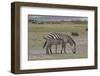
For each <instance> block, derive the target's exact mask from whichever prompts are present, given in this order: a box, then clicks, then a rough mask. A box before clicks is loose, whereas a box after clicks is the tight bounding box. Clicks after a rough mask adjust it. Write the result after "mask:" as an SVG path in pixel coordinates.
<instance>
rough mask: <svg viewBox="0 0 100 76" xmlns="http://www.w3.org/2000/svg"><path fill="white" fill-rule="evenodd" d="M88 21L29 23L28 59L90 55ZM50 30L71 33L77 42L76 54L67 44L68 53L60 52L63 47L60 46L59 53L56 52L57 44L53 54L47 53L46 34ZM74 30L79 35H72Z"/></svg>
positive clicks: (68, 57)
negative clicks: (45, 47)
mask: <svg viewBox="0 0 100 76" xmlns="http://www.w3.org/2000/svg"><path fill="white" fill-rule="evenodd" d="M86 28H87V23H73V22H65V23H60V24H34V23H31V22H29V23H28V60H50V59H76V58H87V57H88V50H87V49H88V45H87V44H88V43H87V42H88V40H87V39H88V38H87V31H86ZM49 32H62V33H65V34H68V35H70V36H71V37H72V38H73V39H74V41H75V42H76V45H77V46H76V54H73V53H72V50H71V47H70V46H69V45H67V47H66V52H67V53H66V54H64V53H63V54H60V50H61V47H60V45H59V46H58V50H57V52H58V53H57V54H55V46H53V50H52V52H53V54H50V55H47V54H46V49H43V45H44V42H45V40H44V39H43V36H46V35H47V34H48V33H49ZM72 32H77V33H79V36H72V35H71V33H72Z"/></svg>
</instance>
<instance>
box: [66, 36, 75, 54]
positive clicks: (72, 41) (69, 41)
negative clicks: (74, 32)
mask: <svg viewBox="0 0 100 76" xmlns="http://www.w3.org/2000/svg"><path fill="white" fill-rule="evenodd" d="M68 43H69V44H70V46H72V52H73V54H75V53H76V42H75V41H74V40H73V39H72V38H71V37H69V39H68Z"/></svg>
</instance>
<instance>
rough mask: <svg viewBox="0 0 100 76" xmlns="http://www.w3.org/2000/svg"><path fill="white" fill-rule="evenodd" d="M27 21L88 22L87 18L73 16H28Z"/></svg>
mask: <svg viewBox="0 0 100 76" xmlns="http://www.w3.org/2000/svg"><path fill="white" fill-rule="evenodd" d="M28 19H29V20H38V21H73V20H81V21H83V20H88V17H75V16H49V15H48V16H46V15H28Z"/></svg>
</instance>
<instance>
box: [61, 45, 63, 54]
mask: <svg viewBox="0 0 100 76" xmlns="http://www.w3.org/2000/svg"><path fill="white" fill-rule="evenodd" d="M63 49H64V47H63V44H62V49H61V54H62V53H63Z"/></svg>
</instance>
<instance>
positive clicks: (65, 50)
mask: <svg viewBox="0 0 100 76" xmlns="http://www.w3.org/2000/svg"><path fill="white" fill-rule="evenodd" d="M64 53H66V45H64Z"/></svg>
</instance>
